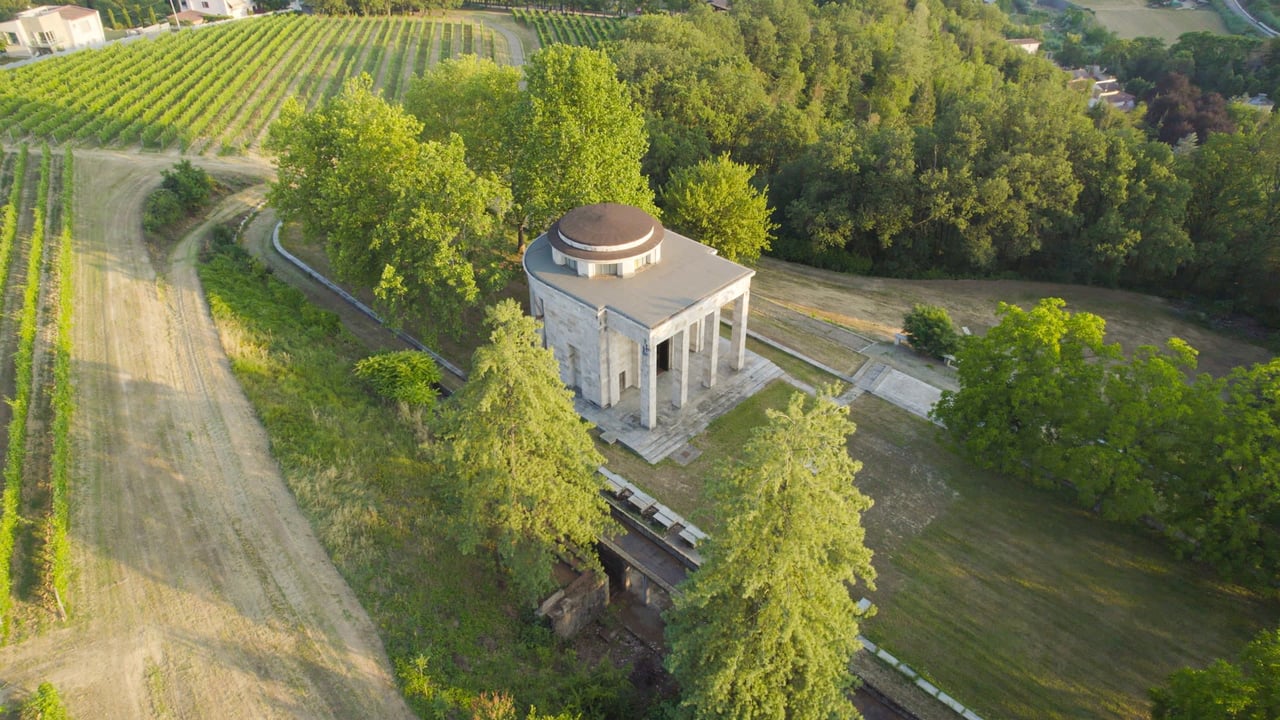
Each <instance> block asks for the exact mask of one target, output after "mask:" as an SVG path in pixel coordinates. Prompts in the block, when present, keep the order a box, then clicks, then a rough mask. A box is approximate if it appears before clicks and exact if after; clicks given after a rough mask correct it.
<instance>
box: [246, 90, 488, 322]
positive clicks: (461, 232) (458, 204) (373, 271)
mask: <svg viewBox="0 0 1280 720" xmlns="http://www.w3.org/2000/svg"><path fill="white" fill-rule="evenodd" d="M421 132H422V125H421V124H420V123H419V122H418V121H417V120H415V119H414V118H413V117H411V116H410V115H408V114H407V113H405V112H404V110H402V109H401V108H400V107H399V106H393V105H390V104H388V103H387V102H386V101H385V100H383V99H382V98H380V97H378V95H377V94H376V93H375V92H374V91H373V88H372V80H371V79H370V78H369V76H367V75H361V76H360V77H358V78H355V79H352V80H351V81H349V82H347V83H346V84H345V85H344V86H343V90H342V93H341V94H339V95H337V96H335V97H334V98H332V99H330V100H328V101H326V102H324V103H322V104H321V105H320V106H319V107H317V108H316V109H315V110H312V111H310V112H307V111H306V110H305V109H304V108H303V106H302V104H301V103H299V102H297V101H294V100H290V101H289V102H287V103H286V104H285V106H284V108H283V109H282V110H281V113H280V117H279V119H278V120H277V121H276V122H275V123H274V124H273V125H272V126H271V129H270V131H269V133H268V139H267V143H266V146H265V147H266V149H267V150H268V151H269V152H271V153H273V154H274V155H275V156H276V167H277V168H278V180H277V181H276V182H275V183H274V184H273V185H272V188H271V191H270V193H269V195H268V197H269V198H270V201H271V204H272V205H273V206H275V208H276V209H277V210H278V211H279V212H280V213H281V214H282V215H283V216H284V217H285V218H287V219H296V220H298V221H300V222H301V223H302V227H303V232H304V233H305V234H306V236H307V237H308V238H310V239H313V240H318V241H319V240H322V241H324V242H325V247H326V250H327V252H328V255H329V259H330V262H331V263H332V265H333V268H334V270H335V271H336V273H337V274H338V276H339V277H340V278H342V279H344V280H350V281H355V282H360V283H364V284H367V285H370V286H372V287H373V289H374V295H375V296H376V297H377V299H378V301H379V303H380V305H381V306H382V308H383V309H384V310H385V311H386V312H387V314H388V315H389V316H390V317H391V318H392V319H394V320H398V321H402V320H406V319H421V320H426V321H427V322H424V323H423V325H424V326H425V327H427V328H430V329H431V330H430V331H429V332H436V331H442V332H444V333H445V334H449V335H453V336H457V335H458V333H460V332H461V331H462V327H461V323H460V320H459V318H460V317H461V314H462V310H463V309H465V308H467V307H470V306H472V305H474V304H475V303H477V302H478V301H479V300H480V298H481V296H482V294H483V292H484V291H487V290H489V289H492V288H496V287H498V286H499V285H500V284H501V282H502V280H503V277H504V272H505V269H504V267H503V258H502V257H501V256H500V255H499V254H498V252H497V245H498V241H499V239H500V226H499V217H500V215H501V214H502V213H503V212H504V211H505V209H506V208H507V207H508V205H509V196H508V195H507V192H506V190H505V188H503V187H502V186H501V185H500V184H499V183H498V181H497V180H495V179H493V178H492V177H489V176H478V175H476V173H474V172H473V171H472V170H471V169H469V168H468V167H467V165H466V160H465V156H464V148H463V144H462V140H461V139H460V138H458V137H457V136H452V135H451V136H450V137H449V139H447V140H446V141H444V142H435V141H428V142H425V143H424V142H420V141H419V140H418V136H419V135H420V134H421ZM427 339H428V340H432V339H434V338H431V337H428V338H427Z"/></svg>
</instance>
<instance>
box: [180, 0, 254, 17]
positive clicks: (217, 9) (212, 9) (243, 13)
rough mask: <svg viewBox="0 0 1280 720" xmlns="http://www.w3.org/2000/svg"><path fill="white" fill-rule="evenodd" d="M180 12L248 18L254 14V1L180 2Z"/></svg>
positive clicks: (201, 0)
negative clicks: (190, 11) (191, 11)
mask: <svg viewBox="0 0 1280 720" xmlns="http://www.w3.org/2000/svg"><path fill="white" fill-rule="evenodd" d="M178 9H179V10H193V11H195V12H198V13H200V14H201V15H217V16H226V17H232V18H246V17H249V16H250V15H252V14H253V2H252V0H179V2H178Z"/></svg>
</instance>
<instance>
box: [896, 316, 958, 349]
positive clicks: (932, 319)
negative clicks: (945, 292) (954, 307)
mask: <svg viewBox="0 0 1280 720" xmlns="http://www.w3.org/2000/svg"><path fill="white" fill-rule="evenodd" d="M902 329H903V330H905V331H906V333H907V338H908V339H909V340H910V341H911V346H912V347H914V348H916V349H917V350H919V351H920V352H923V353H925V354H927V355H932V356H933V357H936V358H942V357H945V356H947V355H953V354H955V352H956V350H958V349H960V335H959V333H957V332H956V328H955V325H952V324H951V315H949V314H948V313H947V310H946V308H943V307H939V306H937V305H922V304H920V303H916V305H915V306H914V307H912V308H911V312H909V313H907V316H906V317H904V318H903V319H902Z"/></svg>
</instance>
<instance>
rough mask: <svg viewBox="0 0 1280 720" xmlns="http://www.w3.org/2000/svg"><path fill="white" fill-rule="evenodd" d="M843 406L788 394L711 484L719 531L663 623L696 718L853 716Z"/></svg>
mask: <svg viewBox="0 0 1280 720" xmlns="http://www.w3.org/2000/svg"><path fill="white" fill-rule="evenodd" d="M847 414H848V408H845V407H841V406H839V405H837V404H836V402H835V401H834V400H833V399H832V398H831V397H830V395H829V394H827V393H824V394H822V395H821V396H819V397H818V398H817V399H816V400H815V401H813V402H810V403H806V400H805V396H804V395H803V394H801V393H797V394H796V395H795V396H794V397H792V399H791V402H790V403H789V404H788V405H787V408H786V410H785V411H781V412H779V411H776V410H770V411H769V422H768V424H767V425H766V426H765V427H763V428H761V429H759V430H757V431H756V435H755V436H754V437H753V438H752V440H751V441H750V442H749V443H748V444H747V446H746V448H745V449H744V450H743V452H742V454H741V455H740V457H739V458H738V460H737V461H736V462H735V464H734V465H732V466H731V467H729V468H728V469H727V470H726V471H725V472H724V473H723V474H722V475H721V477H719V478H716V479H713V481H712V484H711V491H712V494H713V496H714V497H716V499H717V503H716V512H717V514H718V516H719V517H720V518H721V520H722V527H721V529H720V531H719V532H718V533H716V535H715V536H714V537H712V538H711V539H710V540H709V541H708V543H707V545H706V546H705V547H706V552H705V555H706V562H705V563H704V564H703V566H702V568H701V569H700V570H698V571H697V572H696V573H695V574H694V575H693V576H692V577H691V578H690V580H689V581H688V582H687V583H686V584H685V586H684V593H683V595H681V596H680V597H679V598H677V599H676V602H675V608H674V609H673V611H672V612H671V613H670V616H669V618H668V624H667V640H668V643H669V644H670V646H671V654H670V655H669V656H668V658H667V667H668V669H669V670H670V671H671V673H672V675H674V676H675V677H676V679H677V680H678V681H679V682H680V686H681V688H682V691H683V694H682V701H681V709H682V711H683V712H684V713H685V714H686V715H687V716H688V717H696V718H734V719H735V720H750V719H752V718H789V719H790V720H801V719H803V718H824V719H825V718H856V717H859V716H858V712H857V710H856V709H855V708H854V706H853V704H852V702H851V701H850V699H849V691H850V690H851V689H852V688H853V685H854V679H853V677H852V675H851V674H850V672H849V660H850V658H851V657H852V656H853V653H854V652H855V651H856V650H857V649H858V640H857V634H858V619H859V617H860V615H861V614H862V613H861V612H860V611H859V610H858V607H857V605H856V604H855V603H854V602H853V599H852V598H851V597H850V588H851V586H853V585H855V584H856V583H858V582H859V581H862V582H863V583H865V584H866V585H867V586H868V587H873V586H872V581H873V580H874V578H875V570H874V569H873V568H872V567H871V550H869V549H868V548H867V547H866V545H864V543H863V539H864V531H863V528H862V524H861V515H862V513H863V512H864V511H866V510H867V509H868V508H870V507H871V499H870V498H868V497H866V496H865V495H863V494H861V493H860V492H858V490H857V488H855V487H854V485H853V476H854V474H855V473H856V472H857V471H858V470H859V469H860V468H861V464H860V463H858V462H856V461H855V460H853V459H852V458H850V457H849V454H848V452H847V450H846V446H845V442H846V438H847V437H848V436H849V434H851V433H852V432H853V431H854V425H853V423H852V422H850V421H849V419H848V417H847Z"/></svg>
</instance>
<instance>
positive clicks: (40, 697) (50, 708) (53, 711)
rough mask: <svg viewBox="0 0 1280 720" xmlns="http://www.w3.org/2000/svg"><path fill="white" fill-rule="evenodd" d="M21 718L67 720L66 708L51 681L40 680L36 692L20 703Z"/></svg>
mask: <svg viewBox="0 0 1280 720" xmlns="http://www.w3.org/2000/svg"><path fill="white" fill-rule="evenodd" d="M18 717H19V718H20V719H21V720H67V718H68V717H70V716H69V715H67V708H66V707H65V706H64V705H63V704H62V698H61V697H59V696H58V689H57V688H55V687H54V686H53V684H52V683H47V682H42V683H40V687H38V688H36V692H35V694H34V695H32V696H31V697H29V698H27V699H26V700H25V701H24V702H23V703H22V709H21V710H20V711H19V712H18Z"/></svg>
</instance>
